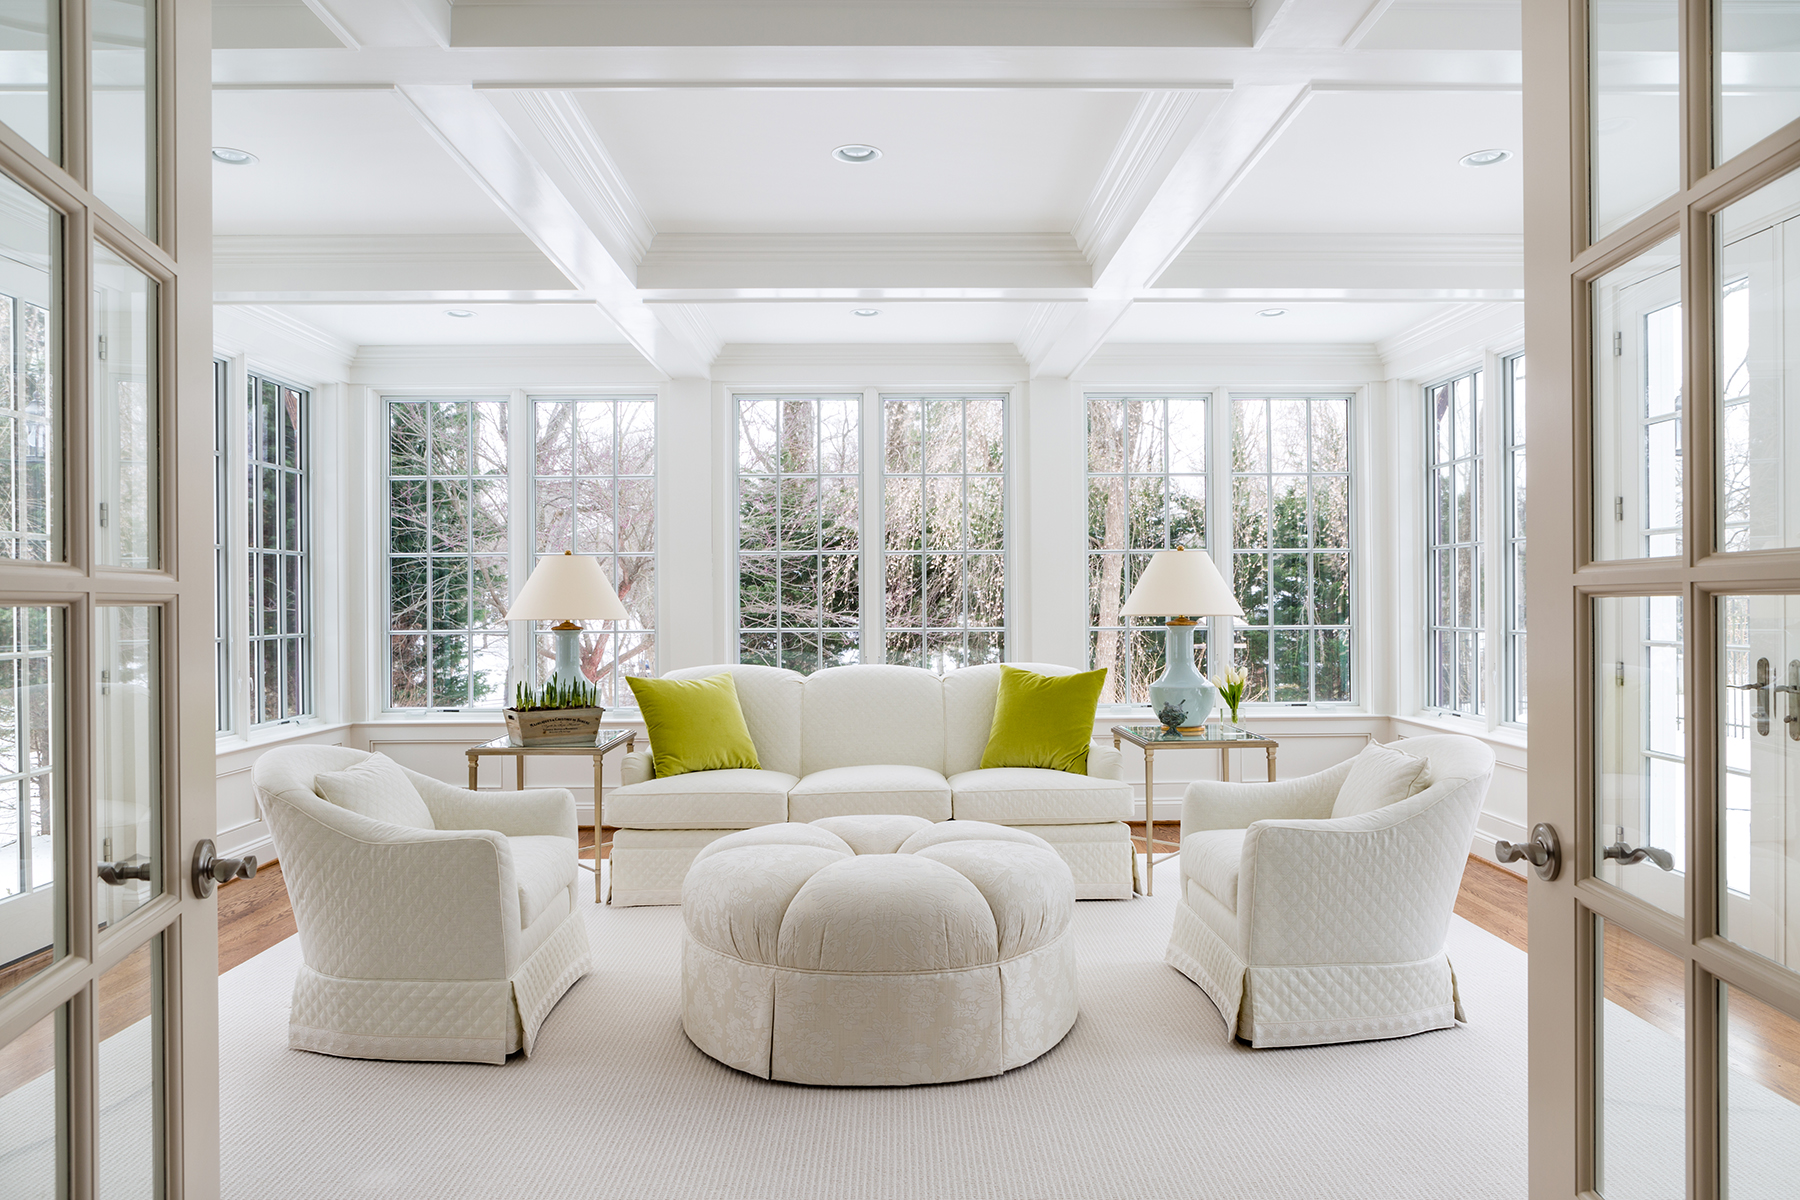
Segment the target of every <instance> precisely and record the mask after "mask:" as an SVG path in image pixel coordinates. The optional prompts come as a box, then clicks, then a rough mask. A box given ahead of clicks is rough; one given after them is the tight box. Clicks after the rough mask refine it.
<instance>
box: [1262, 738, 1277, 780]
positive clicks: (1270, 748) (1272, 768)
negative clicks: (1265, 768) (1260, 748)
mask: <svg viewBox="0 0 1800 1200" xmlns="http://www.w3.org/2000/svg"><path fill="white" fill-rule="evenodd" d="M1264 749H1266V750H1267V751H1268V754H1269V782H1270V783H1274V782H1275V747H1273V746H1267V747H1264Z"/></svg>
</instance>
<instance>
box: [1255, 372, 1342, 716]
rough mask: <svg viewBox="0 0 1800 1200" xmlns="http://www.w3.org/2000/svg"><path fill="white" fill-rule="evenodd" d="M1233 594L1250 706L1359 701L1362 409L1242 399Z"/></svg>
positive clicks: (1305, 400)
mask: <svg viewBox="0 0 1800 1200" xmlns="http://www.w3.org/2000/svg"><path fill="white" fill-rule="evenodd" d="M1231 410H1232V411H1231V531H1232V586H1233V589H1234V591H1235V592H1236V594H1237V600H1238V603H1239V604H1240V605H1242V606H1243V609H1244V622H1245V624H1246V625H1247V626H1248V628H1247V629H1245V630H1244V631H1243V635H1242V641H1241V642H1239V643H1238V646H1237V648H1236V649H1235V654H1234V657H1235V659H1236V661H1237V662H1238V663H1239V664H1240V665H1242V666H1243V667H1244V668H1245V669H1246V670H1247V671H1248V672H1249V676H1250V681H1249V687H1248V689H1247V691H1246V697H1247V698H1248V699H1251V700H1268V701H1274V702H1276V703H1289V704H1305V703H1321V702H1337V701H1348V700H1350V699H1352V695H1351V657H1350V656H1351V652H1352V643H1351V630H1350V616H1351V614H1350V585H1351V578H1350V430H1349V423H1350V400H1349V398H1348V397H1345V396H1328V397H1285V396H1260V397H1247V396H1233V397H1232V401H1231Z"/></svg>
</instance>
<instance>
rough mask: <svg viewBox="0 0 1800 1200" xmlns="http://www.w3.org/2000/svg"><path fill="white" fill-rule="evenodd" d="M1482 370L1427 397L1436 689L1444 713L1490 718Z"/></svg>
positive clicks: (1432, 699)
mask: <svg viewBox="0 0 1800 1200" xmlns="http://www.w3.org/2000/svg"><path fill="white" fill-rule="evenodd" d="M1485 400H1486V395H1485V387H1484V378H1483V375H1482V372H1481V371H1479V370H1475V371H1470V372H1468V373H1466V374H1463V375H1458V376H1457V377H1456V378H1454V379H1447V380H1445V381H1444V382H1443V383H1439V384H1436V385H1434V386H1432V387H1428V388H1426V389H1425V408H1426V421H1427V425H1428V429H1427V438H1426V441H1427V448H1428V452H1429V454H1430V461H1431V468H1430V473H1429V476H1428V479H1429V484H1428V490H1429V503H1428V508H1427V516H1426V523H1427V528H1428V529H1429V531H1430V532H1429V537H1428V541H1429V545H1428V548H1427V555H1428V561H1427V566H1426V569H1427V571H1428V572H1429V578H1430V580H1431V585H1430V591H1431V603H1430V628H1431V634H1430V640H1429V647H1430V668H1429V669H1430V680H1431V683H1430V688H1429V692H1428V697H1427V702H1428V703H1429V704H1430V705H1431V706H1432V707H1434V708H1437V709H1440V710H1442V711H1444V712H1453V713H1460V714H1462V715H1463V716H1466V717H1479V716H1482V715H1483V714H1484V713H1486V711H1487V653H1488V647H1487V603H1486V594H1487V579H1486V576H1487V559H1486V550H1485V547H1484V546H1483V544H1482V521H1483V516H1484V514H1483V513H1482V511H1481V510H1482V507H1483V505H1482V495H1483V489H1484V485H1485V483H1486V480H1485V478H1484V475H1483V471H1484V465H1485V464H1484V458H1483V455H1482V445H1481V443H1482V417H1483V412H1482V408H1483V404H1484V402H1485Z"/></svg>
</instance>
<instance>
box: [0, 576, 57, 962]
mask: <svg viewBox="0 0 1800 1200" xmlns="http://www.w3.org/2000/svg"><path fill="white" fill-rule="evenodd" d="M60 617H61V613H60V610H57V609H52V608H18V607H13V606H10V605H9V606H6V607H0V900H5V899H6V898H8V897H11V896H18V895H23V894H24V893H27V892H32V891H36V890H38V889H40V888H45V887H48V886H49V885H50V884H51V883H53V882H54V881H55V876H56V866H57V858H58V857H59V854H58V844H57V838H56V837H55V836H54V834H55V829H54V825H55V821H54V820H53V817H54V813H55V810H56V807H57V799H58V798H57V796H56V792H55V789H56V787H57V786H58V785H57V782H56V779H55V763H54V760H53V755H54V754H55V752H56V741H57V739H56V737H55V736H54V732H55V731H54V729H53V726H52V720H53V719H54V717H55V715H56V714H57V712H58V711H59V709H60V706H59V705H57V704H55V703H53V695H52V691H51V675H52V671H53V670H54V669H55V661H56V658H57V656H58V655H59V654H60V653H61V647H59V646H56V645H54V642H55V641H56V640H60V637H61V629H60ZM43 924H44V925H46V926H47V925H48V924H49V922H48V919H46V920H45V921H44V922H43ZM30 926H31V927H30V935H31V936H28V937H27V939H26V940H27V941H31V940H33V938H34V937H35V936H36V935H38V933H39V927H38V923H37V922H31V923H30ZM19 932H24V930H23V929H21V930H19ZM15 941H16V939H15V938H3V939H0V949H4V950H6V951H7V953H6V955H5V956H4V957H5V961H7V962H9V963H10V962H11V961H12V960H13V959H15V958H17V957H20V954H19V953H18V952H19V951H26V952H29V951H33V950H36V949H37V948H38V946H37V945H31V946H29V947H26V946H20V945H15V944H14V942H15ZM39 944H42V943H41V942H40V943H39ZM4 986H5V985H4V984H0V990H4Z"/></svg>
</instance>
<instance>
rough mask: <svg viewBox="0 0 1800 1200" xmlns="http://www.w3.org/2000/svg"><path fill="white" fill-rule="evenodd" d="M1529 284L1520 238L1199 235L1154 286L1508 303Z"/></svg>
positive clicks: (1372, 235) (1512, 236) (1161, 289)
mask: <svg viewBox="0 0 1800 1200" xmlns="http://www.w3.org/2000/svg"><path fill="white" fill-rule="evenodd" d="M1524 286H1525V245H1524V239H1523V238H1521V237H1518V236H1515V235H1511V234H1358V233H1337V234H1332V233H1235V234H1234V233H1202V234H1199V235H1197V236H1196V237H1195V238H1194V239H1193V240H1192V241H1191V242H1189V243H1188V244H1187V246H1186V247H1184V248H1183V249H1182V251H1181V253H1180V254H1178V255H1177V256H1176V257H1175V259H1174V260H1173V261H1172V262H1171V263H1170V264H1169V266H1168V268H1167V269H1166V270H1164V271H1163V272H1162V274H1161V275H1160V276H1159V277H1158V278H1157V280H1156V282H1155V284H1154V285H1153V287H1154V289H1155V290H1157V291H1165V292H1179V291H1196V290H1208V291H1221V290H1222V289H1234V290H1244V289H1250V290H1252V291H1255V290H1262V291H1268V290H1274V289H1280V290H1286V291H1289V292H1296V291H1297V290H1306V289H1326V290H1333V289H1335V290H1343V291H1355V292H1358V293H1364V294H1369V295H1374V294H1376V293H1377V292H1379V291H1384V290H1385V291H1388V292H1392V293H1393V294H1394V296H1395V298H1401V297H1402V295H1403V294H1405V293H1415V294H1418V295H1421V296H1423V295H1427V294H1437V295H1441V296H1442V297H1444V298H1446V299H1453V298H1454V299H1473V298H1477V297H1478V296H1479V297H1480V298H1493V299H1508V300H1515V299H1520V298H1522V297H1523V295H1524ZM1169 298H1174V297H1169ZM1320 298H1328V297H1327V296H1323V295H1322V296H1321V297H1320Z"/></svg>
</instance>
